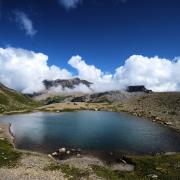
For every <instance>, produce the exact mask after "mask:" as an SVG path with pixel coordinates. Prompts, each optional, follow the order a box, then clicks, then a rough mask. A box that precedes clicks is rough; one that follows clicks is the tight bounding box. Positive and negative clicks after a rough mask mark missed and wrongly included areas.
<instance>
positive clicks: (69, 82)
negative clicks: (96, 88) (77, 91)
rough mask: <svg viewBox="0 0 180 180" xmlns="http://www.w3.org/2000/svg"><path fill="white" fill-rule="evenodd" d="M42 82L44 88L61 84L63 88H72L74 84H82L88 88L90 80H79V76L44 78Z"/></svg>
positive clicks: (47, 88)
mask: <svg viewBox="0 0 180 180" xmlns="http://www.w3.org/2000/svg"><path fill="white" fill-rule="evenodd" d="M43 84H44V86H45V88H46V90H49V89H50V88H52V87H59V86H61V87H62V88H63V89H65V88H70V89H73V88H75V87H76V86H78V85H80V84H83V85H85V86H87V87H88V88H89V87H90V86H91V84H93V83H91V82H89V81H86V80H81V79H79V78H73V79H56V80H52V81H51V80H44V81H43Z"/></svg>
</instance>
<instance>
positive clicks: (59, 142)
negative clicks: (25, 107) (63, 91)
mask: <svg viewBox="0 0 180 180" xmlns="http://www.w3.org/2000/svg"><path fill="white" fill-rule="evenodd" d="M0 122H10V123H11V124H12V125H11V131H12V132H13V134H14V136H15V138H16V147H17V148H21V149H28V150H34V151H40V152H45V153H48V152H53V151H54V150H56V149H57V148H59V147H62V146H65V147H68V148H81V149H84V150H88V151H107V152H109V151H122V152H130V153H155V152H165V151H180V134H179V133H177V132H176V131H174V130H172V129H170V128H167V127H165V126H162V125H160V124H156V123H154V122H151V121H148V120H144V119H141V118H138V117H134V116H130V115H126V114H124V113H116V112H95V111H79V112H63V113H47V112H37V113H30V114H21V115H10V116H2V117H0Z"/></svg>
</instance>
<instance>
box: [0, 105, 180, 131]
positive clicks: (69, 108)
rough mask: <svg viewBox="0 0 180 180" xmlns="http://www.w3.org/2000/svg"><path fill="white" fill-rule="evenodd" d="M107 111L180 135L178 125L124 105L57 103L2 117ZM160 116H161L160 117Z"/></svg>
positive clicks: (13, 112)
mask: <svg viewBox="0 0 180 180" xmlns="http://www.w3.org/2000/svg"><path fill="white" fill-rule="evenodd" d="M74 104H75V105H74ZM83 110H87V111H106V112H120V113H126V114H128V115H132V116H136V117H140V118H144V119H147V120H150V121H152V122H155V123H158V124H161V125H163V126H166V127H169V128H171V129H174V130H176V131H177V132H178V133H180V126H179V125H178V126H177V125H176V124H175V123H174V122H173V121H171V120H168V119H163V120H162V119H161V118H159V117H158V116H155V115H151V116H147V115H146V114H143V113H139V112H137V111H136V110H134V109H129V108H127V107H126V106H122V104H120V105H119V104H115V103H112V104H108V103H69V102H68V103H55V104H50V105H46V106H40V107H38V108H35V109H31V110H29V109H27V110H20V111H10V112H4V113H1V114H0V116H4V115H15V114H28V113H35V112H55V113H61V112H73V111H83ZM159 116H160V115H159Z"/></svg>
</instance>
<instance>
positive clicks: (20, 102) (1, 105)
mask: <svg viewBox="0 0 180 180" xmlns="http://www.w3.org/2000/svg"><path fill="white" fill-rule="evenodd" d="M37 105H38V103H37V102H35V101H33V100H32V99H31V98H29V97H27V96H25V95H22V94H21V93H18V92H17V91H15V90H12V89H9V88H7V87H5V86H4V85H3V84H1V83H0V113H3V112H9V111H17V110H26V109H31V108H33V107H35V106H37Z"/></svg>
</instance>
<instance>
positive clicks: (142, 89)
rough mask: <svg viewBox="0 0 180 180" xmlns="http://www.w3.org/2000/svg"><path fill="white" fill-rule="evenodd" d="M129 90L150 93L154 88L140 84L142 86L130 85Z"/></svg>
mask: <svg viewBox="0 0 180 180" xmlns="http://www.w3.org/2000/svg"><path fill="white" fill-rule="evenodd" d="M126 91H127V92H145V93H150V92H152V90H149V89H146V88H145V86H143V85H140V86H128V87H127V89H126Z"/></svg>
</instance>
